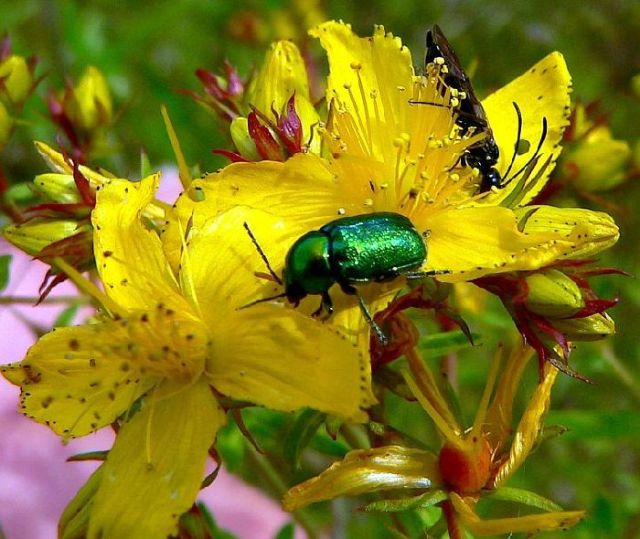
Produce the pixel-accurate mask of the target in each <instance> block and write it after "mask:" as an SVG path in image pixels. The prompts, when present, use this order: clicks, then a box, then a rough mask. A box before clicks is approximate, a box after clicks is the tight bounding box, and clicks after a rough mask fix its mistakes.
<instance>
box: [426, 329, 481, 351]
mask: <svg viewBox="0 0 640 539" xmlns="http://www.w3.org/2000/svg"><path fill="white" fill-rule="evenodd" d="M471 337H472V338H473V342H474V343H475V344H476V345H478V344H480V343H481V337H480V334H478V333H472V334H471ZM470 346H471V344H470V343H469V338H468V337H467V335H465V334H464V332H462V331H445V332H442V333H432V334H431V335H425V336H424V337H421V338H420V342H419V343H418V348H419V349H420V350H421V351H423V352H426V353H427V354H428V355H429V357H435V356H443V355H446V354H451V353H454V352H458V351H459V350H464V349H466V348H469V347H470Z"/></svg>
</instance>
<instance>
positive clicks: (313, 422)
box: [282, 409, 326, 470]
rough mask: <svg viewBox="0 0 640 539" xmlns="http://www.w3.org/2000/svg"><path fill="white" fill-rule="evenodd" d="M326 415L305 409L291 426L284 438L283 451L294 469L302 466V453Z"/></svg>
mask: <svg viewBox="0 0 640 539" xmlns="http://www.w3.org/2000/svg"><path fill="white" fill-rule="evenodd" d="M325 417H326V414H323V413H321V412H316V411H315V410H310V409H307V410H303V411H302V412H301V413H300V415H299V416H298V417H297V419H296V421H295V423H294V424H293V426H292V427H291V430H290V431H289V433H288V434H287V437H286V438H285V440H284V445H283V448H282V452H283V454H284V457H285V459H287V460H288V461H289V462H291V463H292V466H293V467H294V469H296V470H297V469H299V468H300V454H301V453H302V450H303V449H304V448H305V447H307V446H308V445H309V443H310V442H311V440H312V439H313V437H314V436H315V434H316V431H317V430H318V428H319V427H320V425H322V423H323V422H324V420H325Z"/></svg>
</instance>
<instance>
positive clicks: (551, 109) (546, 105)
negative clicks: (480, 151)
mask: <svg viewBox="0 0 640 539" xmlns="http://www.w3.org/2000/svg"><path fill="white" fill-rule="evenodd" d="M570 91H571V76H570V75H569V71H568V70H567V65H566V63H565V61H564V58H563V57H562V55H561V54H560V53H559V52H552V53H551V54H549V55H548V56H546V57H545V58H543V59H542V60H541V61H540V62H538V63H537V64H536V65H534V66H533V67H532V68H531V69H529V70H528V71H527V72H526V73H524V74H522V75H520V76H519V77H518V78H516V79H514V80H513V81H512V82H510V83H509V84H507V85H506V86H504V87H503V88H501V89H500V90H498V91H497V92H495V93H493V94H491V95H490V96H489V97H487V98H486V99H484V100H483V101H482V105H483V107H484V109H485V111H486V113H487V118H488V119H489V124H490V125H491V129H492V130H493V135H494V137H495V139H496V142H497V143H498V146H499V148H500V160H499V162H498V166H497V168H498V170H499V171H500V173H501V174H505V172H506V171H507V168H508V167H509V163H510V161H511V158H512V156H513V152H514V145H515V143H516V137H517V133H518V121H517V115H516V112H515V109H514V107H513V103H514V102H515V103H517V105H518V107H519V108H520V111H521V112H522V123H523V125H522V135H521V140H526V141H528V142H529V144H530V147H529V151H528V152H527V153H524V154H523V155H519V156H518V157H516V160H515V163H514V166H513V168H512V171H511V174H513V173H514V172H515V171H518V170H519V169H520V168H521V167H522V166H524V165H525V163H527V161H528V160H529V159H531V157H532V156H533V154H534V152H535V150H536V148H537V146H538V143H539V141H540V139H541V133H542V120H543V118H546V119H547V126H548V129H547V136H546V138H545V139H544V142H543V144H542V147H541V149H540V154H539V155H540V156H541V158H540V160H539V162H538V164H537V165H536V167H535V168H534V169H533V173H532V174H531V176H530V177H531V178H532V179H533V178H534V177H535V176H536V175H537V173H538V172H539V171H540V170H541V169H542V167H543V164H544V162H545V161H546V160H547V159H548V158H551V164H550V165H549V166H548V167H547V168H546V170H545V171H544V174H542V176H541V178H540V179H539V180H537V181H536V182H535V185H529V186H527V192H526V194H525V195H524V196H522V197H521V198H520V199H519V200H518V202H517V204H518V205H520V206H522V205H524V204H526V203H527V202H529V201H531V200H532V199H533V197H535V196H536V195H537V194H538V193H539V192H540V190H541V189H542V188H543V187H544V184H545V183H546V181H547V179H548V178H549V174H551V171H552V170H553V167H554V165H555V161H556V159H557V158H558V154H559V153H560V150H561V148H560V146H559V143H560V141H561V139H562V134H563V132H564V129H565V128H566V126H567V125H568V124H569V114H570V112H571V110H570V108H569V105H570V99H569V92H570ZM511 174H510V175H511ZM517 183H518V182H517V180H516V181H513V182H511V183H510V184H509V185H508V186H507V187H506V188H504V189H500V190H499V191H498V193H495V194H491V195H489V196H487V198H486V199H485V200H486V202H487V203H489V204H498V203H500V202H501V201H503V200H505V199H506V198H507V197H508V196H509V195H510V194H511V191H512V190H513V189H514V188H515V187H516V185H517Z"/></svg>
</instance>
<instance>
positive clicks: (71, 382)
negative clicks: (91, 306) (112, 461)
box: [0, 322, 157, 437]
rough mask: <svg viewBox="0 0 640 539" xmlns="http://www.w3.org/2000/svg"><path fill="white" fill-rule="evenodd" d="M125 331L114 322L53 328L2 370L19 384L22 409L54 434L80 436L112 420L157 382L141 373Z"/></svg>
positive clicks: (13, 381)
mask: <svg viewBox="0 0 640 539" xmlns="http://www.w3.org/2000/svg"><path fill="white" fill-rule="evenodd" d="M127 333H128V331H127V329H126V328H123V327H122V326H121V324H120V323H118V322H109V323H101V324H93V325H85V326H79V327H70V328H60V329H56V330H54V331H53V332H51V333H49V334H47V335H45V336H44V337H42V338H40V340H39V341H38V342H37V343H36V344H35V345H34V346H32V347H31V348H30V349H29V352H28V353H27V356H26V358H25V359H24V360H23V361H21V362H20V363H13V364H11V365H6V366H4V367H2V370H1V371H0V372H2V375H3V376H4V377H5V378H7V380H9V381H10V382H11V383H13V384H16V385H19V386H20V387H21V388H22V393H21V399H20V406H21V409H22V411H23V412H24V413H25V414H27V415H28V416H30V417H32V418H33V419H35V420H36V421H38V422H40V423H46V424H47V425H49V427H50V428H51V429H52V430H53V431H54V432H55V433H56V434H60V435H63V436H65V437H75V436H83V435H85V434H88V433H90V432H93V431H95V430H97V429H99V428H101V427H104V426H106V425H109V424H110V423H112V422H113V421H114V420H115V419H116V417H118V416H119V415H120V414H122V413H124V412H126V411H127V409H128V408H129V407H130V406H131V404H133V402H134V401H135V400H136V399H137V398H138V397H139V396H140V395H142V394H143V393H144V392H145V391H147V390H148V389H149V388H150V387H151V386H153V384H154V383H155V382H156V381H157V379H156V378H154V377H151V376H147V377H144V378H141V377H140V370H139V368H137V366H136V365H135V363H134V362H133V361H132V352H131V351H129V350H127V345H128V344H129V343H131V342H134V341H132V340H130V339H129V338H127V337H128V335H127ZM134 344H135V346H136V347H138V346H139V344H138V343H134Z"/></svg>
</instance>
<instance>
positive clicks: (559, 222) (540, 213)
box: [516, 206, 620, 259]
mask: <svg viewBox="0 0 640 539" xmlns="http://www.w3.org/2000/svg"><path fill="white" fill-rule="evenodd" d="M533 210H535V211H533ZM516 217H517V219H518V222H519V223H520V225H519V226H520V227H521V228H522V229H523V230H524V232H526V233H527V234H532V235H535V234H538V233H542V234H547V235H548V236H549V237H555V238H558V239H559V240H564V241H565V242H566V241H568V242H569V243H568V245H569V248H568V249H560V250H559V251H558V252H557V253H556V256H557V257H558V258H563V259H567V258H569V259H576V258H589V257H591V256H593V255H594V254H596V253H599V252H600V251H603V250H605V249H608V248H609V247H611V246H612V245H614V244H615V243H616V242H617V241H618V238H619V237H620V232H619V230H618V227H617V225H616V223H615V221H614V220H613V218H612V217H611V216H610V215H608V214H606V213H604V212H599V211H592V210H585V209H582V208H554V207H553V206H528V207H526V208H520V209H518V210H516ZM561 244H563V243H562V242H561ZM557 247H558V245H555V246H554V249H557Z"/></svg>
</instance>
